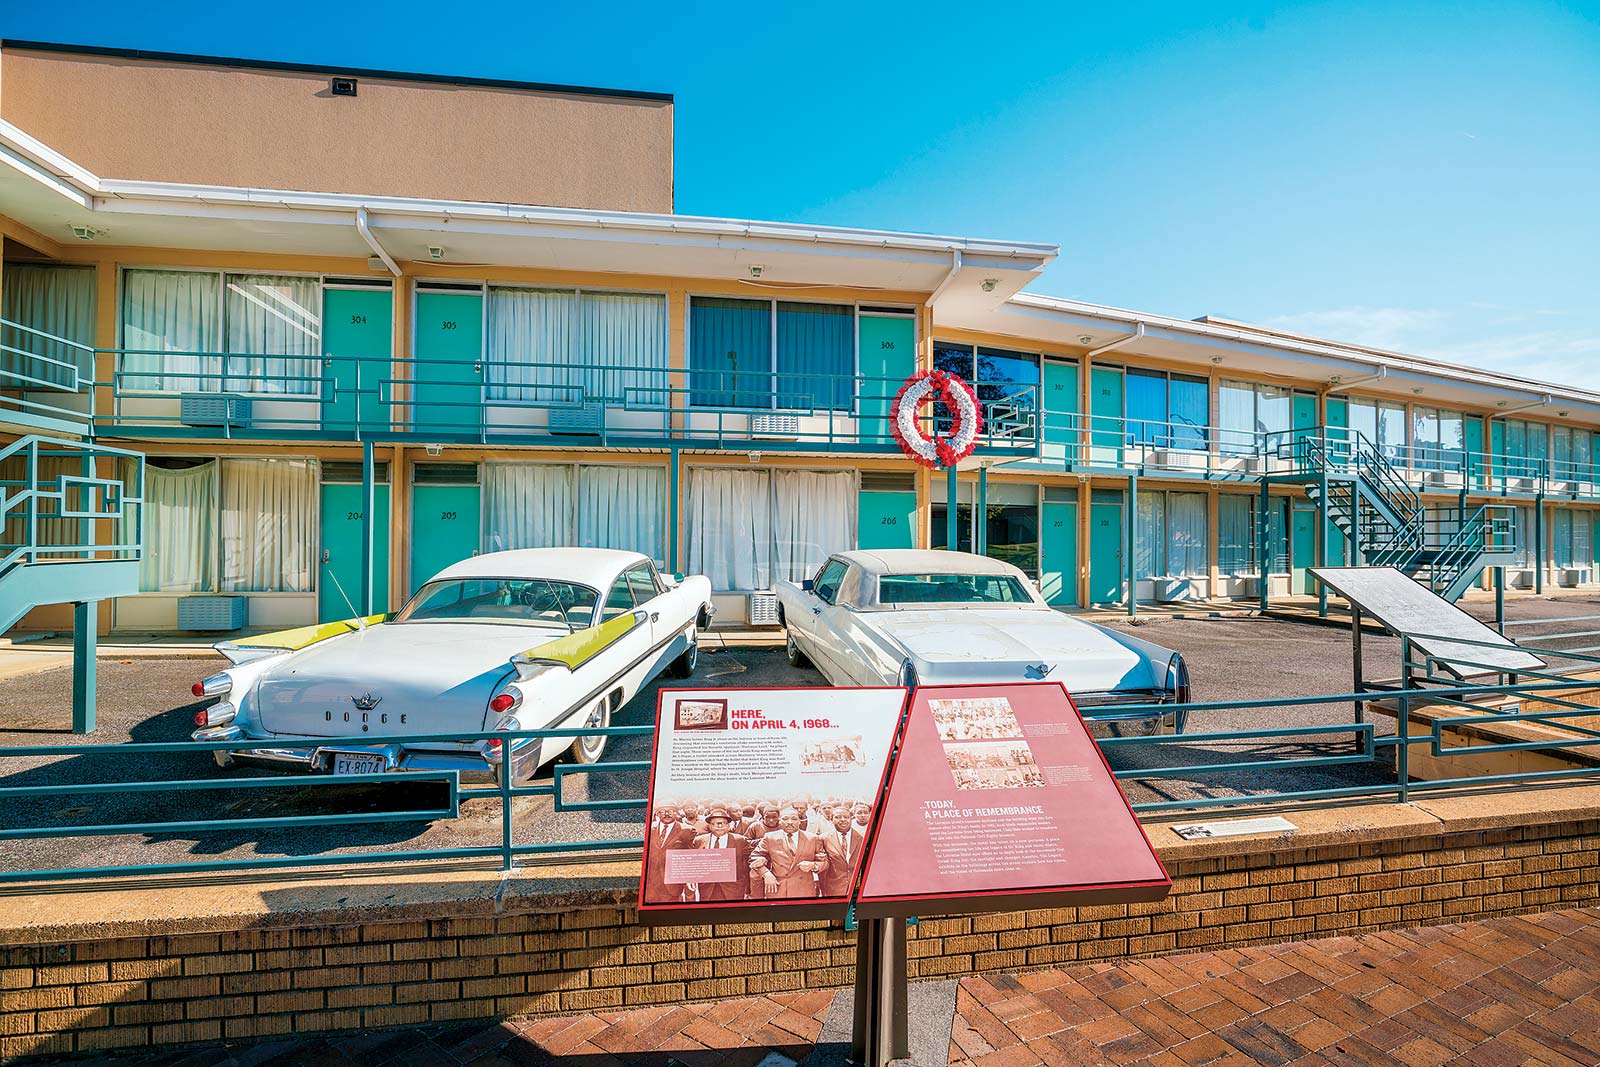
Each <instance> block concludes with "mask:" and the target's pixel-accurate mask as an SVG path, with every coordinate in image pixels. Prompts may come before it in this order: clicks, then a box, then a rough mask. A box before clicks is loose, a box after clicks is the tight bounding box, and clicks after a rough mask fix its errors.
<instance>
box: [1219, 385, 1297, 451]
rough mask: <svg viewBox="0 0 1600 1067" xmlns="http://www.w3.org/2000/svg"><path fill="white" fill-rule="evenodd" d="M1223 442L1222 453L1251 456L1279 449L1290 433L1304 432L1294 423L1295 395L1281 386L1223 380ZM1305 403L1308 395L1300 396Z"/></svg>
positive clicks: (1220, 390)
mask: <svg viewBox="0 0 1600 1067" xmlns="http://www.w3.org/2000/svg"><path fill="white" fill-rule="evenodd" d="M1217 395H1218V401H1219V404H1218V409H1219V410H1218V412H1217V415H1218V420H1219V422H1220V424H1221V433H1220V434H1219V439H1220V442H1221V446H1222V451H1224V452H1227V453H1232V454H1234V455H1248V454H1252V453H1254V452H1256V451H1257V450H1264V449H1275V448H1277V447H1278V445H1280V444H1282V443H1283V440H1284V436H1283V435H1285V434H1287V433H1288V432H1289V431H1290V430H1295V429H1304V428H1306V427H1304V426H1297V425H1296V424H1295V420H1294V409H1295V396H1296V394H1295V392H1294V391H1293V390H1292V389H1288V388H1285V387H1284V386H1280V385H1261V384H1257V383H1255V382H1241V381H1223V382H1222V383H1221V384H1220V385H1219V387H1218V394H1217ZM1299 396H1300V398H1301V399H1302V400H1305V399H1306V398H1307V396H1308V394H1305V393H1301V394H1299Z"/></svg>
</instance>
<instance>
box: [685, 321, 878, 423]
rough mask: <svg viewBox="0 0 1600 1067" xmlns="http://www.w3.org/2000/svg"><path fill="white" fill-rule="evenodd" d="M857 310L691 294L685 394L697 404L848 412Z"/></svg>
mask: <svg viewBox="0 0 1600 1067" xmlns="http://www.w3.org/2000/svg"><path fill="white" fill-rule="evenodd" d="M855 338H856V311H855V308H854V307H852V306H851V305H848V304H812V303H802V302H798V301H786V300H745V299H736V298H732V297H699V296H697V297H692V298H691V299H690V301H689V401H690V403H691V404H693V405H695V406H696V407H712V408H734V409H739V408H749V409H756V410H767V409H773V408H776V409H779V410H783V411H795V412H800V413H802V414H805V413H809V412H814V411H821V412H826V411H848V410H849V409H850V406H851V399H852V397H853V396H854V392H855V371H856V349H855V344H856V341H855Z"/></svg>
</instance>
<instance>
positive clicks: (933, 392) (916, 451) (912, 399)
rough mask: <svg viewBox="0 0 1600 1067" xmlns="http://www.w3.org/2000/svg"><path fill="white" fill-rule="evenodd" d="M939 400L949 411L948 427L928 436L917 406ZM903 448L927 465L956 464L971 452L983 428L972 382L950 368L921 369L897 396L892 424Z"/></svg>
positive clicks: (913, 457) (907, 380) (952, 465)
mask: <svg viewBox="0 0 1600 1067" xmlns="http://www.w3.org/2000/svg"><path fill="white" fill-rule="evenodd" d="M934 400H937V401H940V402H941V403H943V404H944V406H945V407H946V408H948V409H949V411H950V426H949V431H948V432H947V433H944V434H938V435H935V436H933V437H928V436H926V435H925V434H923V432H922V427H921V426H919V425H917V412H918V409H920V408H921V407H922V405H923V404H926V403H928V402H930V401H934ZM890 432H891V433H893V434H894V439H895V441H896V443H898V444H899V445H900V448H901V450H902V451H904V452H905V454H906V455H908V456H910V457H911V458H912V459H913V460H914V461H916V462H917V463H920V464H922V465H923V466H924V467H954V466H955V465H956V464H957V463H959V462H961V461H962V460H964V459H966V458H967V457H968V456H970V455H972V450H973V449H974V448H976V447H977V446H978V434H980V433H982V432H983V411H982V409H981V408H979V406H978V394H977V393H974V392H973V391H972V386H970V385H968V384H967V383H966V382H964V381H962V380H961V378H960V377H959V376H958V375H954V374H951V373H950V372H949V371H942V370H924V371H918V372H917V373H915V374H913V375H912V376H911V377H909V378H907V379H906V384H904V385H902V386H901V387H900V391H899V392H898V393H896V394H895V396H894V423H893V425H892V428H891V431H890Z"/></svg>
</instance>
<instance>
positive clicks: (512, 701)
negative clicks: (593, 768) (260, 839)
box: [193, 548, 711, 780]
mask: <svg viewBox="0 0 1600 1067" xmlns="http://www.w3.org/2000/svg"><path fill="white" fill-rule="evenodd" d="M710 620H711V583H710V582H709V581H707V580H706V579H705V578H704V577H701V576H691V577H689V578H685V579H683V580H682V581H674V580H673V579H671V578H666V577H663V576H662V575H660V574H659V573H657V571H656V567H655V564H654V563H652V562H651V561H650V559H649V558H648V557H646V556H642V555H639V554H638V553H636V552H618V551H612V550H609V549H591V548H544V549H528V550H523V551H515V552H492V553H489V554H487V555H482V556H474V557H473V558H471V559H466V560H463V561H461V562H460V563H457V564H455V565H454V566H451V567H447V568H445V569H444V570H443V571H441V572H440V573H438V574H437V575H435V576H434V577H433V578H432V579H430V580H429V581H428V582H427V583H426V584H425V585H423V587H422V588H421V589H419V590H418V591H417V593H416V595H415V596H413V597H412V598H411V600H410V602H409V603H408V604H406V606H405V607H404V608H403V609H402V610H401V611H399V612H397V613H396V614H394V615H393V616H387V617H386V616H382V615H374V616H372V617H370V618H366V619H351V620H349V621H347V622H336V623H326V624H323V625H320V626H306V627H301V628H299V629H296V630H285V631H283V632H281V633H275V634H266V635H264V636H261V637H254V638H249V639H246V640H240V641H236V642H224V643H222V644H219V645H217V646H216V648H217V651H219V652H221V653H222V654H223V655H224V656H226V657H227V658H228V659H229V660H231V661H232V663H233V666H232V667H230V668H228V669H227V670H225V671H222V672H221V673H220V674H215V675H212V676H211V677H210V678H207V679H205V680H204V681H202V682H197V683H196V684H195V686H194V692H195V695H196V696H216V697H221V700H219V701H218V702H217V703H214V704H212V705H210V706H209V707H207V708H205V709H203V710H202V711H200V712H199V713H198V714H197V715H196V716H195V725H196V726H198V727H200V729H198V730H197V731H195V733H194V735H193V736H194V739H195V740H196V741H233V740H249V741H269V740H273V739H275V738H283V739H285V741H284V744H283V745H282V746H274V747H270V748H250V749H239V750H230V749H218V750H215V753H214V754H215V756H216V759H217V762H218V763H219V764H220V765H222V766H224V767H226V766H229V765H231V764H232V763H234V762H235V761H249V762H253V763H267V764H274V765H277V766H289V767H298V768H301V769H305V770H311V771H322V772H331V773H336V774H367V773H374V774H375V773H381V772H384V771H395V770H449V769H454V770H459V771H461V772H462V775H463V777H469V778H479V779H481V778H484V777H488V778H493V779H498V778H499V777H500V771H501V768H502V767H503V766H506V765H507V764H508V763H509V766H510V767H511V768H512V776H513V779H514V780H522V779H526V778H527V777H529V776H530V775H531V774H532V773H533V772H534V771H535V770H536V769H537V768H538V767H539V766H541V765H542V764H544V763H547V762H549V761H550V760H553V759H555V758H556V757H557V756H559V755H561V754H562V752H564V751H566V750H568V749H570V750H571V751H572V754H573V757H574V758H575V759H577V760H579V761H581V762H586V763H592V762H594V761H595V760H598V759H599V758H600V755H601V753H602V752H603V751H604V750H605V745H606V738H605V736H604V735H600V736H596V737H579V738H577V739H575V740H574V739H572V738H543V739H538V738H519V739H515V740H513V742H512V743H511V744H510V745H509V746H503V745H502V744H501V743H500V742H499V741H498V740H490V741H464V742H461V741H452V740H448V739H447V740H426V741H421V740H419V741H416V742H402V743H395V744H384V743H380V744H368V743H365V742H364V741H363V738H365V737H368V736H371V737H382V736H391V735H406V734H417V735H428V734H433V735H438V734H446V735H448V734H451V733H475V732H481V731H490V730H538V729H553V728H558V727H566V728H577V727H583V726H593V727H605V726H608V725H610V722H611V715H612V713H613V712H614V711H616V710H617V709H618V708H620V707H621V706H622V705H623V704H624V703H626V702H627V701H628V700H630V699H632V698H633V696H634V694H636V693H637V692H638V691H639V690H640V688H642V687H643V686H645V685H646V684H648V683H649V682H650V681H651V679H653V678H655V677H656V675H658V674H660V673H661V672H662V671H664V670H670V671H671V672H672V674H673V675H674V676H675V677H679V678H687V677H688V676H689V675H690V674H691V673H692V672H693V671H694V668H695V663H696V661H697V658H698V655H699V644H698V638H699V632H700V630H701V628H703V627H705V626H707V625H709V624H710ZM306 738H311V739H314V740H311V741H307V740H304V739H306ZM507 747H509V748H510V750H511V751H510V759H509V761H507V759H506V753H505V751H504V750H505V748H507Z"/></svg>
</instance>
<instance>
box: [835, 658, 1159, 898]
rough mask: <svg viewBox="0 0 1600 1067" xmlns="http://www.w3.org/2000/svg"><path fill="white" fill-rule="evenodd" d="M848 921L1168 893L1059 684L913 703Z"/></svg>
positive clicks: (972, 690) (941, 690) (931, 695)
mask: <svg viewBox="0 0 1600 1067" xmlns="http://www.w3.org/2000/svg"><path fill="white" fill-rule="evenodd" d="M882 807H883V810H882V812H881V813H880V814H879V816H878V818H877V820H876V825H875V828H874V835H873V843H872V845H871V847H870V851H869V853H868V859H867V869H866V873H865V875H864V876H863V879H862V885H861V889H860V891H859V892H858V894H857V897H856V914H857V915H858V916H861V917H863V918H871V917H874V916H883V915H939V914H956V913H965V912H973V911H999V910H1010V909H1016V908H1033V907H1048V906H1054V905H1071V904H1107V903H1126V902H1133V901H1145V900H1160V899H1162V898H1163V897H1165V896H1166V895H1167V893H1168V892H1169V891H1170V889H1171V887H1172V882H1171V879H1170V878H1168V876H1167V873H1166V870H1165V869H1164V868H1163V867H1162V865H1161V860H1160V858H1159V857H1157V856H1156V854H1155V850H1154V849H1153V848H1152V847H1151V845H1150V841H1149V839H1148V838H1147V837H1146V836H1145V834H1144V829H1143V828H1142V827H1141V826H1140V825H1139V821H1138V819H1137V818H1135V816H1134V814H1133V811H1132V809H1131V808H1129V806H1128V802H1127V799H1126V798H1125V797H1124V796H1123V794H1122V790H1121V788H1120V787H1119V786H1118V785H1117V782H1116V779H1115V777H1113V775H1112V773H1111V769H1110V767H1109V766H1108V765H1107V764H1106V762H1105V758H1104V757H1103V756H1102V755H1101V753H1100V747H1099V746H1098V745H1096V744H1095V742H1094V739H1093V738H1092V737H1091V736H1090V735H1089V730H1088V727H1087V726H1086V725H1085V724H1084V721H1083V717H1082V716H1081V715H1080V714H1079V713H1078V709H1077V708H1076V707H1075V706H1074V705H1073V703H1072V698H1071V697H1070V696H1068V695H1067V691H1066V689H1065V688H1064V687H1062V686H1061V685H1060V684H1059V683H1055V682H1048V683H1045V682H1039V683H1031V684H1017V685H966V686H931V687H924V688H919V689H918V690H917V691H916V692H915V694H914V695H913V697H912V706H911V713H910V715H909V717H908V719H907V721H906V725H905V731H904V734H903V736H902V738H901V742H900V749H899V754H898V756H897V757H896V758H895V763H894V768H893V771H892V773H891V776H890V779H889V785H888V791H887V795H886V798H885V802H884V804H883V805H882Z"/></svg>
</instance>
